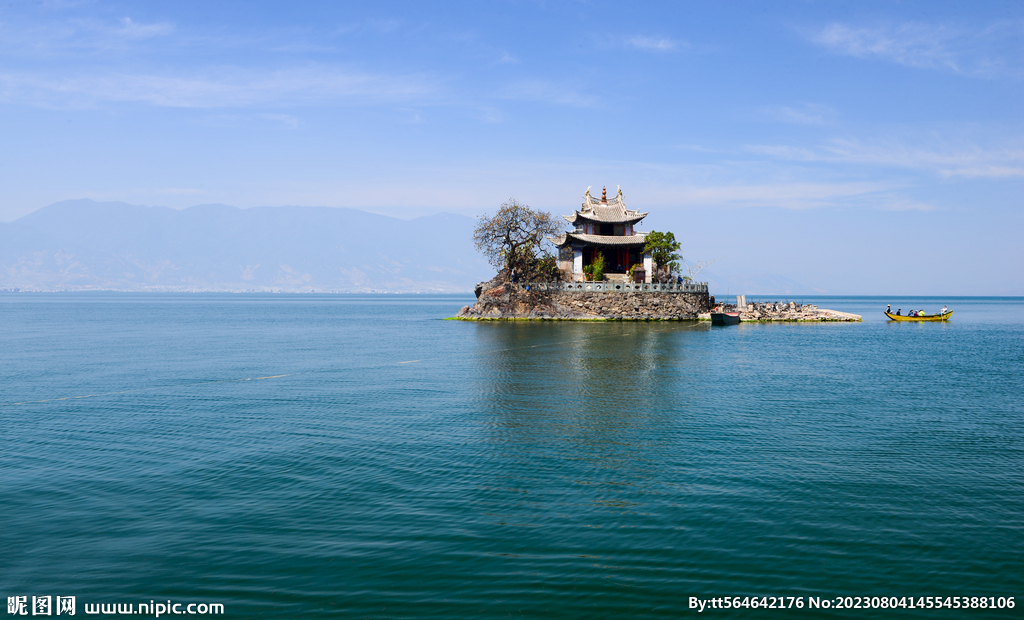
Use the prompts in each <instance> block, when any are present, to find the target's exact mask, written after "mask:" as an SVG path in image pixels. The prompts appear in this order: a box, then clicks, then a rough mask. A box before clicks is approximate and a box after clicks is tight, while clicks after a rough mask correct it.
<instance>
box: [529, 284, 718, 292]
mask: <svg viewBox="0 0 1024 620" xmlns="http://www.w3.org/2000/svg"><path fill="white" fill-rule="evenodd" d="M512 286H516V287H518V288H519V289H521V290H524V291H525V290H530V291H576V292H580V293H630V292H641V293H643V292H650V293H707V292H708V283H707V282H683V283H682V284H680V283H678V282H673V283H671V284H655V283H651V284H646V283H642V284H636V283H633V282H517V283H516V284H513V285H512Z"/></svg>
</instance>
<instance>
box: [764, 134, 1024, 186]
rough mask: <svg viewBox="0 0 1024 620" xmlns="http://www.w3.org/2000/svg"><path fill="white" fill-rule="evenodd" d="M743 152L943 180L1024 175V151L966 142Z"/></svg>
mask: <svg viewBox="0 0 1024 620" xmlns="http://www.w3.org/2000/svg"><path fill="white" fill-rule="evenodd" d="M746 150H747V151H748V152H751V153H757V154H761V155H767V156H769V157H771V158H774V159H784V160H789V161H806V162H833V163H847V164H865V165H870V166H882V167H892V168H908V169H921V170H928V171H931V172H933V173H936V174H940V175H942V176H946V177H952V176H960V177H968V178H978V177H989V178H999V177H1020V176H1024V149H1020V148H1012V147H990V148H982V147H980V146H977V145H976V144H971V143H965V142H961V143H958V144H948V143H946V144H942V143H940V144H925V145H922V146H918V145H911V144H908V143H907V142H906V141H900V140H896V139H878V140H873V141H864V140H860V139H850V138H835V139H832V140H829V141H827V142H825V143H824V144H821V145H819V146H812V147H796V146H789V145H751V146H748V147H746Z"/></svg>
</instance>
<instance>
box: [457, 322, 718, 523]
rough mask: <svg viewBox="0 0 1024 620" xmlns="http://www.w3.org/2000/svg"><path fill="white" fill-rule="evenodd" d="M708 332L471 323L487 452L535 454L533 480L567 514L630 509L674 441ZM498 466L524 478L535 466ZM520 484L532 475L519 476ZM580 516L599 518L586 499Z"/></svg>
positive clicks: (678, 327)
mask: <svg viewBox="0 0 1024 620" xmlns="http://www.w3.org/2000/svg"><path fill="white" fill-rule="evenodd" d="M707 332H708V326H707V324H698V323H608V324H590V323H584V324H566V323H557V324H551V323H528V324H523V323H514V322H513V323H500V324H486V323H485V324H477V325H476V330H475V334H474V335H475V336H476V342H475V345H476V346H475V349H476V358H477V359H478V360H480V361H479V363H478V364H477V368H476V372H475V382H476V384H475V386H474V389H473V392H475V393H476V394H477V395H478V396H477V397H478V399H479V407H480V410H481V411H482V412H483V414H484V417H483V418H482V419H481V425H482V426H483V428H484V429H485V433H486V437H487V440H488V442H489V444H490V445H491V446H492V450H494V452H495V454H496V455H497V458H501V459H503V460H505V461H506V462H508V463H510V464H516V463H524V464H529V463H533V462H535V461H536V460H537V459H540V460H541V461H543V462H544V463H546V467H545V468H544V469H543V473H544V478H545V480H544V481H543V484H550V485H555V486H557V487H559V488H561V487H562V485H563V484H568V485H569V486H570V488H572V489H573V491H574V492H575V493H577V494H578V495H579V496H578V497H573V496H572V495H571V494H566V493H565V490H564V488H563V489H561V490H560V491H558V494H559V495H560V496H561V497H559V498H556V501H557V502H558V503H560V504H562V505H563V510H569V509H571V510H572V511H573V512H574V514H576V515H579V514H580V513H579V508H580V504H586V505H588V506H589V507H591V508H600V509H604V510H603V511H598V512H607V511H612V512H637V511H642V510H643V509H644V507H645V505H646V504H648V503H649V499H650V498H649V495H650V494H651V493H654V492H656V491H657V488H658V487H659V485H665V484H668V485H678V484H681V483H683V481H681V480H674V479H667V478H666V477H665V476H664V475H662V472H663V463H664V460H665V451H666V449H667V447H668V446H672V450H673V452H675V455H676V456H678V454H679V452H680V450H685V444H680V440H681V439H682V435H681V430H680V427H679V423H680V421H683V420H685V418H686V415H687V413H686V408H687V403H688V402H689V401H691V400H692V399H693V398H695V395H694V393H693V390H692V389H682V390H681V389H679V386H681V385H688V384H689V385H690V386H691V387H692V386H693V383H698V384H699V383H700V381H699V379H698V380H697V381H694V382H692V383H691V381H689V380H688V377H687V376H689V379H690V380H692V379H694V374H695V373H703V372H705V371H706V368H707V359H706V357H707V354H708V353H707V348H706V347H701V346H697V345H696V344H695V343H694V342H691V341H694V340H700V339H701V338H702V336H706V334H707ZM506 472H507V475H508V476H510V477H512V478H515V479H516V483H517V484H519V485H521V486H523V487H527V488H529V487H533V488H536V487H537V486H538V485H537V484H536V483H537V482H538V481H539V479H538V473H539V472H538V471H537V470H536V469H535V468H532V467H530V468H528V469H524V470H523V471H519V470H517V468H516V467H514V466H511V467H508V468H507V469H506ZM531 483H532V484H531ZM583 514H585V515H586V518H587V519H588V520H589V521H588V523H587V524H588V525H595V524H598V523H600V521H601V519H600V518H598V514H596V513H592V512H591V511H590V510H589V509H588V510H587V511H585V512H584V513H583Z"/></svg>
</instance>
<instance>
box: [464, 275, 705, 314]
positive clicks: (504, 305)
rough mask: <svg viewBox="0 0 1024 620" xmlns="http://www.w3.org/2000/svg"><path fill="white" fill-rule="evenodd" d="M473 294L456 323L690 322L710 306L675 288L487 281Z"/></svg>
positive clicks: (695, 294)
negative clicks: (595, 287) (620, 288)
mask: <svg viewBox="0 0 1024 620" xmlns="http://www.w3.org/2000/svg"><path fill="white" fill-rule="evenodd" d="M528 286H529V288H527V287H528ZM666 286H667V285H666ZM477 290H478V291H479V292H478V296H477V302H476V303H475V304H473V305H472V306H466V307H464V308H463V309H462V310H460V311H459V313H458V314H457V315H456V318H459V319H613V320H678V319H695V318H697V315H698V314H700V313H703V312H708V310H709V309H710V307H711V306H710V298H709V297H708V293H707V289H706V286H705V288H704V290H703V291H702V292H697V291H683V290H679V289H678V288H675V287H673V290H671V291H669V290H640V291H636V290H634V291H615V290H608V289H605V288H603V287H602V290H600V291H596V290H590V291H587V290H583V289H569V288H564V289H563V288H558V289H554V288H553V287H552V288H545V289H541V288H539V287H537V286H536V285H532V284H531V285H526V284H511V283H508V282H506V283H495V282H493V281H492V282H487V283H482V284H481V285H479V286H478V287H477Z"/></svg>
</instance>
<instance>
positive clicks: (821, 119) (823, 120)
mask: <svg viewBox="0 0 1024 620" xmlns="http://www.w3.org/2000/svg"><path fill="white" fill-rule="evenodd" d="M767 113H768V116H769V117H772V118H774V119H775V120H778V121H781V122H784V123H794V124H797V125H828V124H830V123H831V122H832V119H833V118H834V117H835V115H836V112H835V110H833V109H832V108H830V107H829V106H827V105H821V104H816V103H805V104H803V105H800V106H796V107H790V106H779V107H777V108H772V109H769V110H767Z"/></svg>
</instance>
